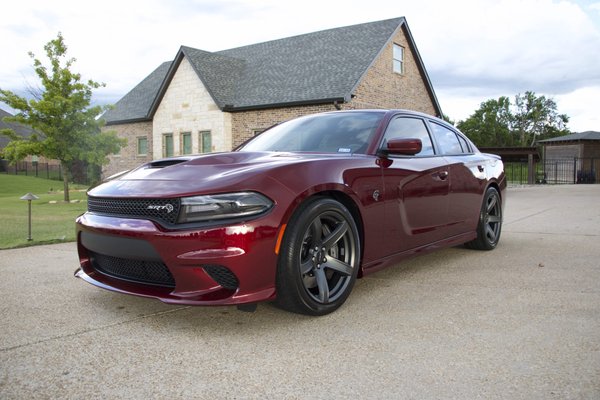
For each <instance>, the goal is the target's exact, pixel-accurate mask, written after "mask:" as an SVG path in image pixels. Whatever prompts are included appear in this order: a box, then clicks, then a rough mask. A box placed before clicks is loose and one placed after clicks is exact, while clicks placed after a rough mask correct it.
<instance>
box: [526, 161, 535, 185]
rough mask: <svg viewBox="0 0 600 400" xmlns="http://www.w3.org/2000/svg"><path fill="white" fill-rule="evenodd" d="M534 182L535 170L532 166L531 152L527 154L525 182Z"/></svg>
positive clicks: (531, 183)
mask: <svg viewBox="0 0 600 400" xmlns="http://www.w3.org/2000/svg"><path fill="white" fill-rule="evenodd" d="M534 183H535V170H534V168H533V154H528V155H527V184H528V185H533V184H534Z"/></svg>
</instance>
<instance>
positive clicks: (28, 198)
mask: <svg viewBox="0 0 600 400" xmlns="http://www.w3.org/2000/svg"><path fill="white" fill-rule="evenodd" d="M38 199H39V197H37V196H36V195H35V194H33V193H27V194H26V195H25V196H23V197H21V200H27V202H28V203H29V236H28V237H27V241H28V242H31V241H32V240H33V239H32V238H31V200H38Z"/></svg>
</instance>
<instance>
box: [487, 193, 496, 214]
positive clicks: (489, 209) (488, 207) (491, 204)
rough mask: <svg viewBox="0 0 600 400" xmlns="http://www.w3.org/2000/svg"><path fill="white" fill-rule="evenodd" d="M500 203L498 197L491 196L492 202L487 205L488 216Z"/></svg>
mask: <svg viewBox="0 0 600 400" xmlns="http://www.w3.org/2000/svg"><path fill="white" fill-rule="evenodd" d="M497 202H498V198H497V197H496V196H491V197H490V201H489V203H488V205H487V212H488V214H489V213H490V212H491V211H492V210H493V209H494V208H495V207H496V203H497Z"/></svg>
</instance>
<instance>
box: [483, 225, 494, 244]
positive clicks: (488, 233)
mask: <svg viewBox="0 0 600 400" xmlns="http://www.w3.org/2000/svg"><path fill="white" fill-rule="evenodd" d="M485 234H486V236H487V237H488V238H489V239H490V242H492V243H493V242H495V241H496V232H495V231H494V230H493V229H492V227H491V226H490V225H486V227H485Z"/></svg>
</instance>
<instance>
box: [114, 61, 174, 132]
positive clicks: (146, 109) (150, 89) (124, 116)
mask: <svg viewBox="0 0 600 400" xmlns="http://www.w3.org/2000/svg"><path fill="white" fill-rule="evenodd" d="M171 64H172V62H171V61H167V62H164V63H162V64H161V65H160V66H159V67H158V68H156V69H155V70H154V71H152V73H151V74H150V75H148V76H147V77H146V78H144V80H143V81H141V82H140V83H139V84H138V85H137V86H136V87H134V88H133V89H132V90H131V91H130V92H129V93H127V94H126V95H125V96H123V98H122V99H121V100H119V101H117V103H116V104H115V106H114V108H113V109H112V110H108V111H107V112H105V113H104V115H103V118H104V119H105V120H106V122H107V123H117V122H122V121H128V122H134V121H142V120H146V119H149V113H150V109H151V107H152V103H153V102H154V99H155V98H156V95H157V94H158V90H159V89H160V86H161V84H162V83H163V81H164V80H165V77H166V76H167V72H168V71H169V67H170V66H171Z"/></svg>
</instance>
